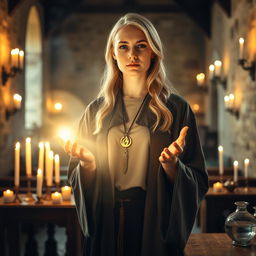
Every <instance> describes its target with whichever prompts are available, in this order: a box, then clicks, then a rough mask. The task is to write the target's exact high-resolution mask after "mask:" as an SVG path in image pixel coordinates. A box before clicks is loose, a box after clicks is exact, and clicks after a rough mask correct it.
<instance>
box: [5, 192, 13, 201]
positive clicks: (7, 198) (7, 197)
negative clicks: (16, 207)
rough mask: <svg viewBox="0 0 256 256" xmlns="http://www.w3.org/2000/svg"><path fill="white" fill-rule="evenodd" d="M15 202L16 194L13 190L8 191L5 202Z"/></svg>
mask: <svg viewBox="0 0 256 256" xmlns="http://www.w3.org/2000/svg"><path fill="white" fill-rule="evenodd" d="M13 201H14V193H13V191H12V190H10V189H7V190H5V191H4V202H5V203H12V202H13Z"/></svg>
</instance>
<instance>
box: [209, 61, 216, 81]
mask: <svg viewBox="0 0 256 256" xmlns="http://www.w3.org/2000/svg"><path fill="white" fill-rule="evenodd" d="M214 70H215V66H214V65H213V64H211V65H210V66H209V78H210V79H212V78H213V75H214Z"/></svg>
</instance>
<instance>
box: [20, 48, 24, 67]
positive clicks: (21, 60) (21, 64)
mask: <svg viewBox="0 0 256 256" xmlns="http://www.w3.org/2000/svg"><path fill="white" fill-rule="evenodd" d="M23 63H24V51H22V50H20V51H19V68H20V69H23V65H24V64H23Z"/></svg>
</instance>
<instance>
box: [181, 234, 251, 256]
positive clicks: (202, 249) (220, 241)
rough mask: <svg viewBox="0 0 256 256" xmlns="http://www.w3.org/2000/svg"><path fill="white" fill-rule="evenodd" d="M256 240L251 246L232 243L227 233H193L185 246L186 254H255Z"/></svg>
mask: <svg viewBox="0 0 256 256" xmlns="http://www.w3.org/2000/svg"><path fill="white" fill-rule="evenodd" d="M255 255H256V241H254V242H253V245H251V246H250V247H238V246H233V245H232V240H231V239H230V238H229V237H228V236H227V235H226V234H225V233H212V234H207V233H201V234H191V235H190V237H189V240H188V243H187V246H186V248H185V256H255Z"/></svg>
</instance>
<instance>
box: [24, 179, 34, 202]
mask: <svg viewBox="0 0 256 256" xmlns="http://www.w3.org/2000/svg"><path fill="white" fill-rule="evenodd" d="M31 178H32V176H31V175H29V176H27V194H26V197H25V199H24V200H25V201H26V202H32V201H34V198H33V196H32V192H31Z"/></svg>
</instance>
